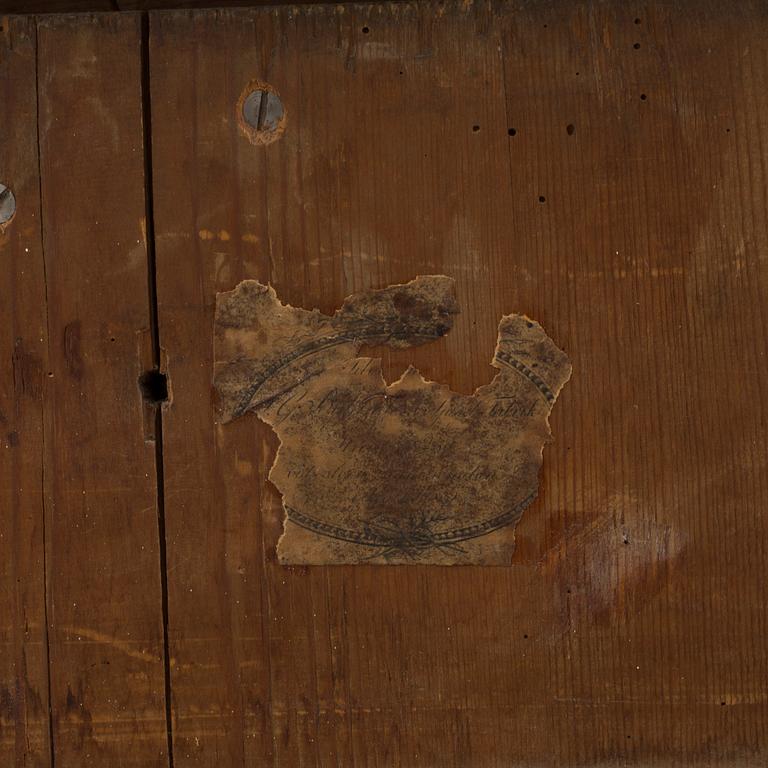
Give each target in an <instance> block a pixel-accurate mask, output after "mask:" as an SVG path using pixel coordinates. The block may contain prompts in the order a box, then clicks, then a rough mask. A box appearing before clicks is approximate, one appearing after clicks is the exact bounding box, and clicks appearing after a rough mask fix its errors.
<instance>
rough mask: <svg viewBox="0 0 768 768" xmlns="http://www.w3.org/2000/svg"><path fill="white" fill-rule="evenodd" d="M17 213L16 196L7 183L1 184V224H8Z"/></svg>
mask: <svg viewBox="0 0 768 768" xmlns="http://www.w3.org/2000/svg"><path fill="white" fill-rule="evenodd" d="M15 213H16V198H15V197H14V195H13V192H11V190H10V189H8V187H6V186H5V184H0V226H3V225H4V224H7V223H8V222H9V221H10V220H11V219H12V218H13V217H14V214H15Z"/></svg>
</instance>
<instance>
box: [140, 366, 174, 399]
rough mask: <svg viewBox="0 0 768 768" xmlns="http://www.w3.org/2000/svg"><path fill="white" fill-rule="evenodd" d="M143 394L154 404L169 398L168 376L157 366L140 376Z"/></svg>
mask: <svg viewBox="0 0 768 768" xmlns="http://www.w3.org/2000/svg"><path fill="white" fill-rule="evenodd" d="M139 388H140V389H141V396H142V397H143V398H144V399H145V400H146V401H147V402H148V403H151V404H152V405H157V404H158V403H164V402H165V401H166V400H167V399H168V377H167V376H166V375H165V374H164V373H160V371H158V370H157V368H151V369H150V370H148V371H144V373H142V374H141V376H139Z"/></svg>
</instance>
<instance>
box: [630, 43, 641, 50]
mask: <svg viewBox="0 0 768 768" xmlns="http://www.w3.org/2000/svg"><path fill="white" fill-rule="evenodd" d="M632 47H633V48H634V49H635V50H636V51H637V50H639V48H640V43H635V44H634V45H633V46H632Z"/></svg>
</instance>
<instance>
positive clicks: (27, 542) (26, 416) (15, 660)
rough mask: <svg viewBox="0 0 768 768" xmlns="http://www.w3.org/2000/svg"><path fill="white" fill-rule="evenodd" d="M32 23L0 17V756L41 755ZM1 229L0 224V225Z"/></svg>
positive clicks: (33, 760)
mask: <svg viewBox="0 0 768 768" xmlns="http://www.w3.org/2000/svg"><path fill="white" fill-rule="evenodd" d="M35 53H36V43H35V25H34V21H33V20H31V19H12V20H10V19H9V20H4V21H0V104H1V105H2V106H1V107H0V112H2V114H3V115H13V119H6V120H5V121H4V126H3V133H2V141H0V183H2V184H4V185H5V186H7V187H8V188H9V189H11V191H12V193H13V195H14V196H15V199H16V214H15V216H14V218H13V219H12V220H11V221H10V222H9V223H8V224H7V226H6V227H3V225H2V224H0V264H2V269H0V295H2V297H3V299H2V302H0V317H2V321H1V322H0V357H1V358H2V364H1V365H0V452H1V453H0V765H4V766H5V765H8V766H10V765H16V766H43V765H48V764H49V763H48V760H49V742H48V682H47V678H48V660H47V650H46V636H45V635H46V623H45V581H44V573H45V571H44V533H43V522H44V518H43V504H44V500H43V477H44V475H43V449H44V443H43V411H42V407H43V398H42V393H43V382H44V379H45V374H46V372H47V370H48V368H47V335H48V333H47V329H46V320H45V278H44V268H43V252H42V243H41V234H40V195H39V183H38V157H37V103H36V102H37V99H36V88H35ZM3 230H4V231H3Z"/></svg>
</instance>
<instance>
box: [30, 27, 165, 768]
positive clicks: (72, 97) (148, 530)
mask: <svg viewBox="0 0 768 768" xmlns="http://www.w3.org/2000/svg"><path fill="white" fill-rule="evenodd" d="M38 42H39V49H38V66H39V92H38V93H39V103H40V153H41V183H42V199H43V229H44V247H45V267H46V285H47V307H46V310H47V316H48V327H49V334H50V348H49V356H50V363H49V364H50V371H51V374H52V375H51V377H50V378H47V382H46V387H45V393H44V399H45V403H46V425H45V429H46V467H45V477H46V532H47V568H48V578H47V583H48V608H49V621H50V657H51V658H50V663H51V706H52V710H53V718H54V728H53V742H54V748H55V763H56V765H65V766H66V765H82V766H86V765H94V766H96V765H98V766H113V765H122V766H142V767H143V766H167V765H168V762H169V761H168V754H167V746H166V742H167V738H166V720H165V703H164V658H163V636H162V614H161V589H160V571H159V562H160V558H159V540H158V515H157V494H156V478H155V448H154V442H153V440H152V439H151V438H152V435H151V434H150V435H145V426H144V425H145V419H144V404H143V401H142V397H141V393H140V391H139V387H138V378H139V375H140V374H141V372H142V369H143V366H144V365H145V364H146V357H147V355H146V349H147V344H146V342H147V339H148V334H147V326H148V324H149V316H150V312H149V291H148V287H147V254H146V242H145V239H144V238H145V229H146V223H145V204H144V153H143V129H142V99H141V25H140V17H139V16H138V15H137V14H133V15H117V14H114V15H96V16H80V17H76V16H72V17H48V18H40V20H39V22H38ZM147 438H149V439H147Z"/></svg>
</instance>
